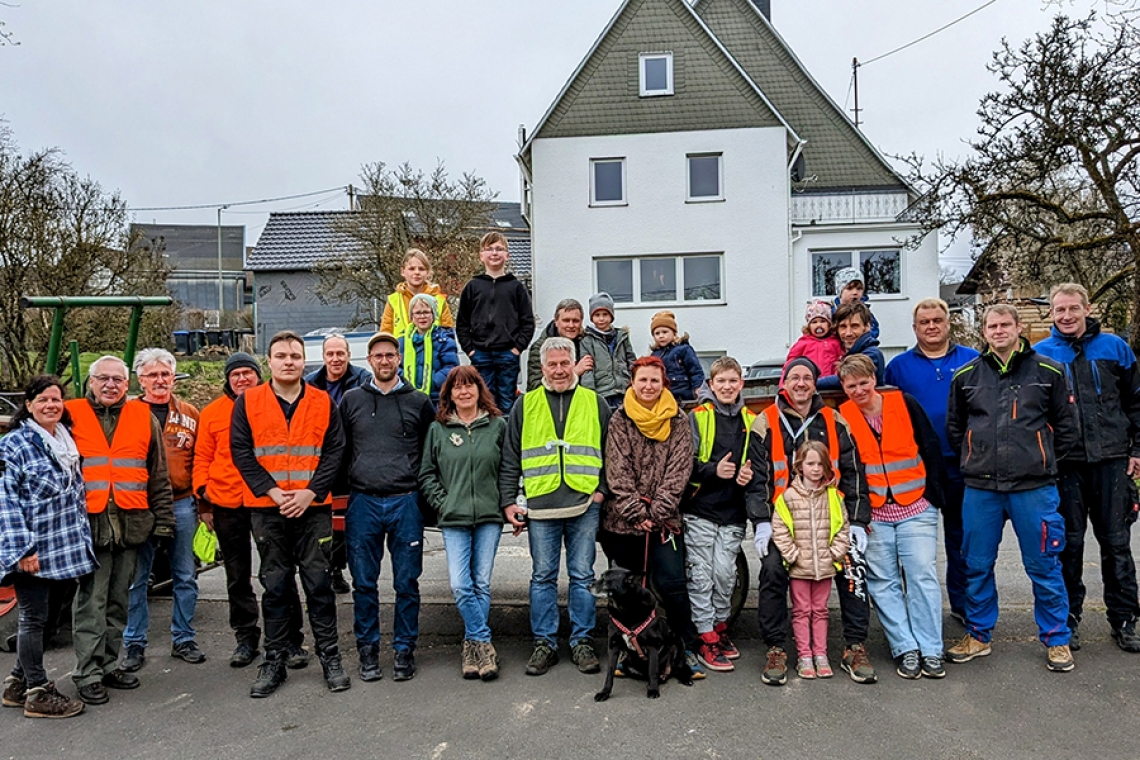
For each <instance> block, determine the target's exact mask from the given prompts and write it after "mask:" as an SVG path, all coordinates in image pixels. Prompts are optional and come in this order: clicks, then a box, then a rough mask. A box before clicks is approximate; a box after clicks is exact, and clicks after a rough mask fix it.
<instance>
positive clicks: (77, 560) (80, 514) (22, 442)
mask: <svg viewBox="0 0 1140 760" xmlns="http://www.w3.org/2000/svg"><path fill="white" fill-rule="evenodd" d="M0 465H2V467H3V473H2V474H0V577H3V576H5V575H7V574H8V573H11V572H15V571H16V570H17V569H18V563H19V561H20V560H21V559H23V558H24V557H26V556H28V555H29V554H32V553H35V554H37V555H39V560H40V571H39V573H37V575H38V576H39V577H41V578H49V579H53V580H65V579H68V578H78V577H79V576H81V575H86V574H88V573H90V572H92V571H93V570H94V569H95V566H96V563H95V552H94V550H93V549H92V548H91V526H90V524H89V522H88V520H87V501H86V497H85V495H84V489H83V474H82V473H81V472H80V471H79V468H78V467H76V469H75V471H74V472H72V473H71V474H70V476H69V474H68V473H67V472H66V471H65V470H64V469H63V467H62V466H61V465H60V464H59V462H57V461H56V459H55V457H53V456H52V455H51V454H50V453H49V452H48V449H47V446H45V445H44V442H43V441H41V440H40V438H39V436H38V435H37V434H36V433H35V432H33V431H32V429H31V428H30V427H29V426H28V425H21V426H20V427H18V428H17V429H16V430H14V431H12V432H11V433H8V435H6V436H4V437H3V438H2V439H0Z"/></svg>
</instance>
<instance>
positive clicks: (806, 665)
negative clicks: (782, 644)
mask: <svg viewBox="0 0 1140 760" xmlns="http://www.w3.org/2000/svg"><path fill="white" fill-rule="evenodd" d="M796 675H798V676H799V677H800V678H802V679H804V680H805V681H810V680H812V679H813V678H815V660H813V659H812V658H810V657H801V658H800V659H799V660H797V661H796Z"/></svg>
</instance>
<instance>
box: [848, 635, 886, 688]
mask: <svg viewBox="0 0 1140 760" xmlns="http://www.w3.org/2000/svg"><path fill="white" fill-rule="evenodd" d="M840 667H842V668H843V669H844V670H846V671H847V675H849V676H851V680H852V681H854V682H855V683H875V681H878V680H879V677H878V676H877V675H875V666H874V665H872V664H871V658H870V657H868V656H867V647H866V646H864V645H863V644H852V645H851V646H849V647H845V648H844V649H843V661H842V662H840Z"/></svg>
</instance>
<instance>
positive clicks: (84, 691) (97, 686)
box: [78, 681, 111, 705]
mask: <svg viewBox="0 0 1140 760" xmlns="http://www.w3.org/2000/svg"><path fill="white" fill-rule="evenodd" d="M78 693H79V698H80V699H81V700H83V702H84V703H85V704H88V705H105V704H107V702H108V701H109V700H110V699H111V696H110V695H109V694H107V690H106V689H104V688H103V684H101V683H99V682H98V681H96V682H95V683H89V684H87V685H86V686H80V687H79V692H78Z"/></svg>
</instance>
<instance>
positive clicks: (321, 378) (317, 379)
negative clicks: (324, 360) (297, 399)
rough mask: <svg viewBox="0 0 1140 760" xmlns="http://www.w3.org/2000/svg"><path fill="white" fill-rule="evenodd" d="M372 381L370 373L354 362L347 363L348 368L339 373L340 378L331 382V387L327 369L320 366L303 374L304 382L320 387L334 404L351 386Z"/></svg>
mask: <svg viewBox="0 0 1140 760" xmlns="http://www.w3.org/2000/svg"><path fill="white" fill-rule="evenodd" d="M371 381H372V373H371V372H369V371H368V370H367V369H365V368H364V367H358V366H356V365H355V364H349V365H348V369H347V370H345V373H344V374H343V375H341V378H340V380H337V381H336V382H335V383H333V384H332V389H331V390H330V389H329V369H328V367H324V366H322V367H321V368H320V369H318V370H315V371H313V372H310V373H309V374H307V375H305V382H306V383H308V384H309V385H311V386H313V387H314V388H320V389H321V390H322V391H324V392H325V393H327V394H329V398H331V399H332V400H333V403H334V404H337V405H338V406H339V405H340V402H341V399H343V398H344V394H346V393H348V392H349V391H350V390H352V389H353V388H359V387H360V386H362V385H368V383H370V382H371Z"/></svg>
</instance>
